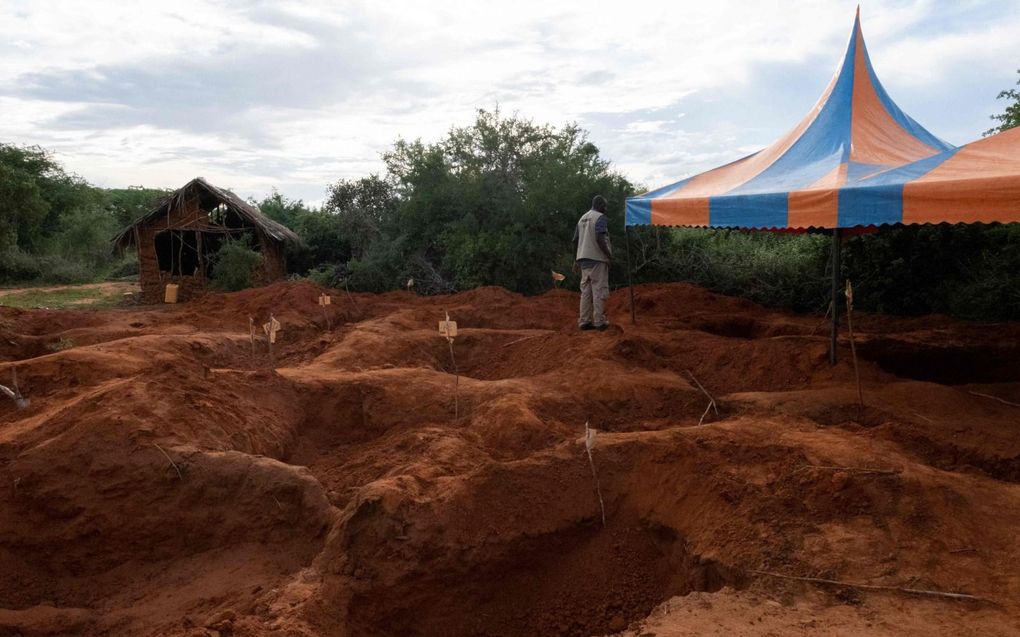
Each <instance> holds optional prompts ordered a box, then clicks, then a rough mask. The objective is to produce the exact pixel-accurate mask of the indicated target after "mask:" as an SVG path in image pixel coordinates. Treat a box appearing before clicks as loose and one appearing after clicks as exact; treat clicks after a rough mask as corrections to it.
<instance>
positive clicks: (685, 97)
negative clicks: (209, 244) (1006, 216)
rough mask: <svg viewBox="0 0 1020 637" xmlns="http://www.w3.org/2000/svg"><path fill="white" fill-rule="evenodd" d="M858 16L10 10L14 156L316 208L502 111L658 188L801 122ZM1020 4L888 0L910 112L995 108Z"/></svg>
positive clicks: (463, 7) (828, 10) (880, 8)
mask: <svg viewBox="0 0 1020 637" xmlns="http://www.w3.org/2000/svg"><path fill="white" fill-rule="evenodd" d="M939 4H942V3H939ZM854 8H855V1H854V0H839V1H837V2H822V1H817V0H796V1H790V2H779V1H778V0H773V1H769V2H760V3H749V2H743V1H737V0H717V1H715V2H712V3H703V2H668V3H666V2H642V1H635V2H629V3H604V4H596V3H592V2H590V0H588V1H584V2H580V1H571V2H548V1H537V0H518V1H516V2H513V3H484V4H483V3H462V2H453V1H447V2H427V3H421V2H411V1H410V0H407V1H400V2H388V3H380V2H368V1H364V2H362V1H352V2H343V3H336V2H332V1H328V0H322V1H318V0H314V1H313V0H309V1H294V0H291V1H287V2H273V1H268V0H267V1H265V2H261V1H251V2H243V1H231V2H211V1H205V0H180V1H177V2H174V3H172V4H171V3H166V2H141V3H132V4H130V5H126V4H123V3H121V2H115V1H112V0H111V1H107V2H101V1H98V0H97V1H94V2H90V3H80V2H73V1H59V2H46V3H39V2H30V1H26V0H14V1H13V2H12V1H10V0H8V1H6V2H3V3H0V108H2V115H3V117H0V140H2V141H8V142H9V141H14V142H18V143H39V144H42V145H44V146H47V147H50V148H53V149H54V150H55V151H57V152H58V153H59V156H60V158H61V159H62V160H64V161H65V162H66V163H67V165H68V166H69V168H71V169H73V170H75V171H77V172H79V173H81V174H82V175H83V176H85V177H86V178H88V179H90V180H92V181H94V182H97V183H102V184H106V185H126V184H140V183H145V184H149V185H159V186H175V185H178V184H180V183H182V182H183V181H185V180H186V179H188V178H189V177H192V176H195V175H198V174H202V175H204V176H206V177H208V178H210V179H214V180H216V181H222V182H223V183H224V184H225V185H230V186H233V187H236V188H237V189H238V190H240V191H242V193H243V194H252V195H262V194H264V193H265V192H267V191H268V190H269V188H270V187H272V186H273V185H277V184H278V185H280V186H281V189H282V190H283V191H284V192H285V193H286V194H294V195H297V196H303V197H305V198H311V199H315V193H321V192H322V191H323V190H324V188H325V185H326V183H328V182H330V181H333V180H335V179H337V178H339V177H356V176H360V175H364V174H367V173H369V172H372V171H379V170H381V168H382V164H381V161H380V159H379V154H380V152H382V151H384V150H385V149H386V148H387V147H388V146H389V145H390V144H391V143H392V142H393V140H395V139H396V138H397V137H398V136H403V137H405V138H417V137H422V138H424V139H434V138H436V137H438V136H440V135H442V134H443V133H444V132H445V131H446V130H447V129H448V128H449V127H450V126H452V125H461V124H466V123H468V122H470V120H471V117H472V113H473V111H474V109H476V108H479V107H483V108H492V107H494V106H495V105H496V104H497V103H498V104H499V105H500V107H501V108H502V109H503V110H504V111H506V112H512V111H518V112H520V113H521V114H523V115H526V116H528V117H532V118H534V119H536V120H537V121H540V122H549V123H553V124H562V123H564V122H567V121H580V123H581V124H582V125H585V126H586V127H590V129H591V131H592V137H593V140H594V141H595V142H596V143H597V144H599V146H600V147H601V148H602V149H603V151H604V153H606V154H607V155H608V157H609V158H610V159H613V160H614V161H615V162H616V165H617V166H618V167H619V168H620V169H621V170H624V171H625V172H626V173H627V174H628V175H629V176H630V177H632V178H633V179H634V180H636V181H639V182H643V183H646V184H647V185H655V184H656V183H660V182H665V181H672V180H674V179H678V178H680V177H683V176H684V175H687V174H690V173H692V172H695V171H699V170H702V169H705V168H710V167H711V166H712V165H714V163H719V162H723V161H730V160H732V159H735V158H736V157H738V156H741V155H743V154H746V152H747V149H749V148H759V147H760V146H762V145H765V144H767V143H768V142H769V141H771V140H772V139H773V138H775V137H777V136H778V135H780V134H781V133H782V132H784V131H785V129H786V128H788V127H789V126H790V125H792V124H793V123H795V122H796V121H797V120H798V119H799V118H800V116H801V115H802V114H803V111H805V110H806V109H807V108H808V107H810V105H811V104H812V103H813V102H814V100H815V98H816V97H817V95H818V94H819V93H820V92H821V90H822V89H823V88H824V82H825V79H827V75H828V74H829V73H830V72H831V71H832V69H834V68H835V66H836V64H837V62H838V61H839V59H840V57H841V55H842V52H843V47H844V46H845V43H846V38H847V36H848V34H849V31H850V26H851V21H852V17H853V11H854ZM1018 8H1020V2H1018V1H1017V0H1011V1H1010V2H1005V3H1004V2H993V1H991V0H989V1H988V2H970V3H967V4H964V5H960V4H954V6H953V9H952V11H951V12H950V13H951V15H950V18H949V19H940V15H941V14H940V12H943V13H945V12H946V7H945V5H944V4H942V6H936V4H935V3H934V2H933V1H931V0H906V1H898V0H882V1H875V2H872V3H869V4H868V5H867V6H866V7H865V12H864V16H863V18H864V27H865V35H866V36H867V37H868V40H869V48H870V51H871V55H872V59H873V61H874V62H875V66H876V69H877V71H878V72H879V74H880V76H881V77H883V78H884V80H885V84H886V87H887V88H888V89H889V90H890V92H891V93H892V94H893V97H894V98H895V99H898V100H900V102H901V105H902V106H904V108H905V109H906V110H907V111H908V112H909V111H910V110H911V109H910V108H908V106H910V103H911V100H914V101H915V103H916V104H918V105H919V106H918V108H920V109H921V110H922V111H923V110H924V105H925V104H927V103H929V102H930V101H931V99H930V98H931V93H930V91H932V90H933V86H937V87H938V88H939V89H940V90H941V91H946V90H949V89H948V88H947V87H951V85H952V82H953V80H954V79H958V78H960V77H963V76H964V75H965V74H966V73H968V70H969V71H970V73H971V74H973V69H975V68H978V69H981V70H982V71H985V70H987V74H988V76H989V77H988V78H987V79H986V82H985V83H986V84H987V87H986V86H984V85H982V86H980V87H976V86H975V84H974V83H975V80H974V79H973V77H971V79H970V80H969V84H968V88H967V91H968V94H967V95H964V94H963V93H962V92H961V94H959V95H952V96H951V99H953V100H957V101H964V102H966V103H967V104H969V105H970V108H971V110H972V111H974V112H975V113H978V112H982V113H983V112H986V111H987V112H988V113H990V112H994V111H993V110H988V109H993V107H994V100H993V98H994V93H995V92H997V90H998V89H1000V88H1005V87H1006V86H1007V85H1008V84H1010V83H1011V80H1010V74H1011V73H1012V70H1013V69H1012V68H1011V66H1010V64H1011V63H1012V62H1010V60H1016V59H1018V58H1020V48H1018V47H1020V45H1018V42H1020V40H1018V39H1017V38H1015V33H1017V32H1018V29H1020V11H1018V10H1017V9H1018ZM975 65H976V66H975ZM996 65H998V66H1001V67H1002V68H1001V69H1000V68H996ZM993 68H995V73H998V74H995V73H993V71H992V69H993ZM784 70H789V72H790V73H795V74H798V75H803V76H804V78H805V79H804V81H801V82H798V81H794V80H795V79H796V78H788V77H784V76H783V75H782V74H783V72H784ZM769 73H771V75H768V74H769ZM763 74H764V75H763ZM777 74H778V75H777ZM807 78H810V81H807ZM777 81H782V85H783V89H782V90H783V91H785V93H784V94H783V95H776V93H775V88H774V85H775V84H776V82H777ZM975 89H979V90H980V91H984V90H986V89H987V91H988V94H987V95H984V94H981V95H980V96H979V95H978V94H977V93H976V92H975ZM780 98H782V99H780ZM968 100H969V101H968ZM780 106H781V108H780ZM798 109H800V110H798ZM982 109H984V110H982ZM954 111H955V112H956V114H957V115H958V114H959V113H960V112H961V111H960V109H954ZM932 112H933V113H934V114H933V115H932V116H931V117H932V118H934V119H936V120H938V119H939V114H938V112H937V111H932ZM946 117H947V118H948V117H949V115H947V116H946ZM922 121H925V120H923V119H922ZM925 123H928V121H925ZM985 123H986V122H985V121H981V122H980V124H977V123H975V124H973V125H972V124H967V125H966V126H964V127H962V128H959V130H962V131H970V130H971V129H973V130H974V134H976V133H977V132H978V131H979V130H980V126H984V125H985ZM967 127H970V128H967ZM934 132H936V133H938V132H939V131H938V130H937V129H936V130H935V131H934ZM955 141H958V140H955ZM964 141H966V140H964ZM288 189H292V190H293V192H290V191H288Z"/></svg>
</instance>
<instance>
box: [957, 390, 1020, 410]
mask: <svg viewBox="0 0 1020 637" xmlns="http://www.w3.org/2000/svg"><path fill="white" fill-rule="evenodd" d="M967 393H968V394H974V395H975V396H980V397H981V398H991V399H992V400H995V401H998V402H1000V403H1002V404H1003V405H1009V406H1010V407H1020V403H1014V402H1010V401H1008V400H1006V399H1005V398H999V397H998V396H992V395H991V394H982V393H981V392H979V391H968V392H967Z"/></svg>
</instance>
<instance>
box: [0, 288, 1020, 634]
mask: <svg viewBox="0 0 1020 637" xmlns="http://www.w3.org/2000/svg"><path fill="white" fill-rule="evenodd" d="M319 293H320V290H319V289H318V288H316V287H314V286H312V285H310V284H307V283H288V284H279V285H274V286H271V287H269V288H264V289H260V290H251V291H247V292H243V293H238V294H231V295H209V296H206V297H204V298H202V299H199V300H197V301H195V302H192V303H186V304H181V305H179V306H172V307H170V306H161V307H153V308H139V309H131V310H124V309H122V310H118V311H116V312H104V311H88V312H84V311H73V310H66V311H50V310H15V309H8V308H0V344H3V345H4V346H3V347H2V348H0V378H6V377H8V376H9V374H10V371H9V370H10V368H13V367H16V368H17V373H18V379H19V383H20V386H21V389H22V391H23V393H24V394H25V395H26V396H28V397H29V398H30V399H31V401H32V403H31V406H30V407H29V408H28V409H26V410H23V411H16V410H15V409H14V406H13V404H12V403H9V402H5V403H0V572H3V573H5V574H7V575H6V576H5V577H4V578H0V635H3V634H7V633H10V634H17V633H20V634H34V635H60V634H87V635H128V636H131V637H135V636H137V637H141V636H149V635H153V636H154V635H173V636H188V637H197V636H199V635H202V636H209V635H219V636H224V635H237V636H245V635H269V634H281V635H298V636H300V635H352V636H356V635H357V636H360V635H369V636H371V635H380V636H382V635H395V634H403V635H422V636H433V635H435V636H439V635H508V636H516V635H520V636H523V635H564V636H574V635H603V634H607V633H613V632H621V634H624V635H628V636H629V637H637V636H638V635H649V634H655V635H658V636H660V637H662V636H667V635H695V634H735V635H777V634H805V635H806V634H847V635H850V634H881V635H921V634H924V635H937V634H953V635H1011V634H1020V624H1018V622H1017V619H1016V618H1017V617H1018V616H1020V603H1018V601H1017V600H1020V575H1018V573H1017V571H1016V569H1015V568H1014V567H1013V565H1014V564H1016V563H1017V561H1018V560H1020V544H1018V543H1017V542H1016V529H1017V528H1018V527H1020V484H1018V483H1020V430H1018V429H1017V427H1016V424H1017V423H1018V422H1020V408H1017V407H1015V406H1012V405H1010V404H1009V403H1011V402H1020V362H1018V361H1020V356H1018V354H1020V351H1018V347H1020V326H1018V325H1001V324H1000V325H996V326H979V325H972V324H965V323H958V322H954V321H949V320H947V319H944V318H931V319H910V320H898V319H889V318H884V317H870V316H866V315H862V316H861V317H860V319H859V320H858V319H857V318H856V317H855V323H854V327H855V330H856V331H859V341H858V351H859V353H860V354H861V356H862V361H861V376H862V379H863V384H864V396H865V401H866V406H865V408H863V409H861V408H860V407H859V406H858V405H857V402H856V401H857V392H856V388H855V385H854V382H853V378H854V374H853V368H852V365H850V363H849V348H848V345H847V344H846V343H843V344H842V347H841V349H842V350H843V351H841V356H842V360H843V362H841V364H840V365H838V366H837V367H835V368H832V367H829V366H828V363H827V356H826V338H825V337H824V336H819V335H818V334H817V329H816V328H817V326H818V323H819V317H814V316H797V315H791V314H785V313H780V312H771V311H768V310H765V309H762V308H759V307H757V306H754V305H753V304H750V303H748V302H746V301H742V300H738V299H732V298H727V297H722V296H717V295H714V294H711V293H709V292H706V291H704V290H701V289H699V288H696V287H692V286H687V285H667V286H642V287H639V288H638V293H637V310H638V319H639V321H638V324H637V325H630V324H629V323H626V322H625V323H622V324H619V325H614V326H613V327H612V328H611V329H609V330H608V331H606V332H603V333H588V332H584V333H581V332H577V331H576V330H575V329H574V327H573V317H574V311H575V302H576V295H574V294H572V293H569V292H566V291H554V292H550V293H548V294H546V295H543V296H539V297H533V298H524V297H520V296H518V295H515V294H512V293H509V292H507V291H505V290H500V289H495V288H485V289H480V290H474V291H471V292H466V293H462V294H458V295H455V296H451V297H443V298H423V297H417V296H414V295H411V294H408V293H390V294H385V295H354V297H353V299H351V300H348V298H347V296H346V295H344V294H343V293H339V294H335V295H334V299H333V300H334V304H333V305H331V306H329V307H328V308H326V310H325V312H328V318H329V321H328V322H329V325H330V326H331V329H327V328H326V325H327V315H326V314H324V310H323V308H322V307H320V306H318V305H317V304H316V298H317V296H318V294H319ZM627 310H628V307H627V301H626V295H625V294H622V293H621V294H617V295H614V296H613V298H612V299H611V301H610V315H611V317H620V318H621V319H623V318H624V317H627V316H628V315H629V312H628V311H627ZM445 311H449V312H450V315H451V317H452V318H453V319H455V320H457V321H458V323H459V327H460V335H459V336H458V338H457V340H456V342H455V344H454V348H455V354H456V359H457V369H458V372H459V376H460V379H459V383H456V384H455V381H454V376H453V374H452V371H453V365H452V362H451V360H450V353H449V349H448V346H447V343H446V341H445V340H444V339H442V338H441V337H440V336H439V335H438V333H437V332H436V324H437V321H438V320H439V319H440V318H442V316H443V315H444V312H445ZM270 314H272V315H274V316H275V317H276V318H277V319H278V320H279V321H280V323H281V324H282V331H281V332H280V334H279V340H278V342H277V343H276V345H275V347H274V349H273V354H272V355H273V359H272V361H271V360H270V354H269V350H268V347H267V344H266V343H265V339H264V335H262V333H261V331H259V332H258V335H259V338H258V340H257V342H256V343H255V344H254V347H253V345H252V342H251V340H250V338H249V317H252V318H253V319H254V321H255V324H256V325H261V323H262V322H264V321H266V320H267V319H268V317H269V315H270ZM693 378H696V379H697V381H698V382H699V383H700V384H701V385H703V387H704V388H705V390H707V391H708V392H709V393H711V394H712V395H713V396H714V397H715V398H716V400H717V401H718V405H719V414H718V415H716V414H715V413H714V412H710V413H709V415H708V416H706V417H705V420H706V424H705V425H703V426H698V422H699V420H700V419H701V417H702V415H703V414H704V413H705V408H706V405H707V399H706V397H705V395H704V393H703V392H702V390H701V389H700V388H698V387H697V385H696V383H695V382H694V381H693ZM455 386H456V387H457V389H456V391H457V392H458V395H457V402H458V403H459V411H460V417H459V419H455V417H454V401H455V396H454V391H455ZM988 396H993V397H994V398H988ZM996 398H997V399H999V400H996ZM585 422H588V423H590V424H591V426H592V427H594V428H595V429H597V430H598V433H597V434H596V446H595V448H594V450H593V459H594V462H595V466H596V468H597V476H598V478H597V479H598V490H599V491H600V492H601V494H602V496H603V500H604V502H605V510H606V524H605V526H604V527H603V525H602V518H601V510H600V505H599V500H598V497H597V491H596V486H595V484H594V481H593V476H592V472H591V467H590V466H589V463H588V458H587V455H586V453H585V451H584V446H583V444H582V441H581V438H582V436H583V431H584V424H585ZM4 485H7V486H4ZM756 570H768V571H772V572H778V573H784V574H789V575H799V576H812V577H822V578H827V579H834V580H841V581H852V582H859V583H866V584H877V585H888V586H903V587H909V588H920V589H928V590H938V591H952V592H965V593H969V594H973V595H977V596H981V597H983V598H986V599H987V600H989V603H983V604H975V603H969V602H963V603H961V602H950V601H943V600H932V599H922V598H916V597H911V596H904V595H898V594H888V593H875V592H864V591H860V590H856V589H853V588H846V587H817V586H814V585H810V584H804V583H800V582H791V581H788V580H782V579H777V578H768V577H762V576H759V575H755V573H754V571H756ZM5 631H7V632H5Z"/></svg>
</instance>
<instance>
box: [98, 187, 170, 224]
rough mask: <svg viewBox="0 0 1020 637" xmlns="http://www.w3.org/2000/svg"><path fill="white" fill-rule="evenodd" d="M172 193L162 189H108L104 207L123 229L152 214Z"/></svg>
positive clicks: (104, 191)
mask: <svg viewBox="0 0 1020 637" xmlns="http://www.w3.org/2000/svg"><path fill="white" fill-rule="evenodd" d="M170 192H171V191H170V190H166V189H162V188H144V187H142V186H131V187H128V188H107V189H105V190H103V191H102V194H103V206H104V207H105V208H106V210H107V212H108V213H109V215H110V216H111V217H112V218H113V221H114V224H115V225H116V226H117V227H118V228H123V227H125V226H128V225H130V224H131V223H133V222H134V221H135V220H136V219H138V218H139V217H141V216H142V215H144V214H146V213H147V212H150V211H151V210H152V209H153V208H155V207H156V206H157V205H159V202H160V201H161V200H162V199H163V198H164V197H166V196H168V195H169V194H170Z"/></svg>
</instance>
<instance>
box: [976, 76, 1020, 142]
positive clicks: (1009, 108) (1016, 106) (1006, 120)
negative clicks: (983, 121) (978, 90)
mask: <svg viewBox="0 0 1020 637" xmlns="http://www.w3.org/2000/svg"><path fill="white" fill-rule="evenodd" d="M1017 73H1018V74H1020V69H1017ZM1017 86H1020V80H1017ZM998 99H1000V100H1006V110H1005V111H1003V112H1002V113H999V114H998V115H992V119H993V120H995V121H997V122H999V124H998V126H995V127H993V128H990V129H988V130H987V131H985V135H994V134H995V133H1001V132H1003V131H1006V130H1009V129H1011V128H1016V127H1017V126H1020V91H1017V90H1016V89H1015V88H1011V89H1006V90H1004V91H1002V92H1000V93H999V96H998Z"/></svg>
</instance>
